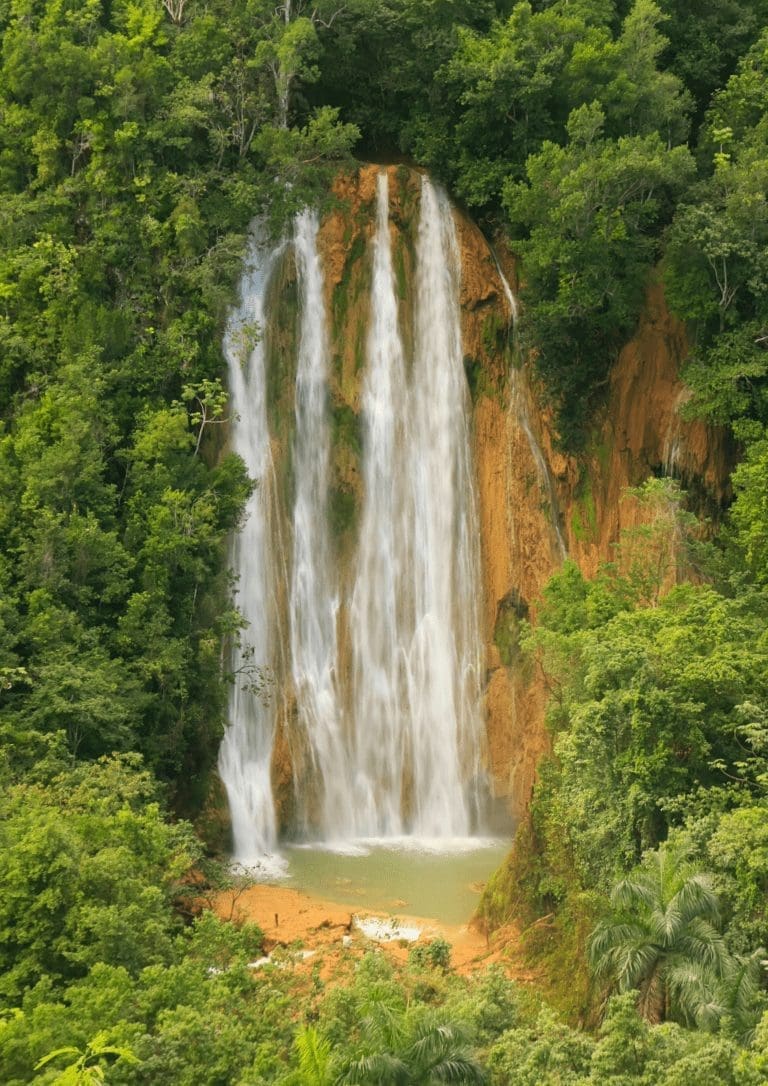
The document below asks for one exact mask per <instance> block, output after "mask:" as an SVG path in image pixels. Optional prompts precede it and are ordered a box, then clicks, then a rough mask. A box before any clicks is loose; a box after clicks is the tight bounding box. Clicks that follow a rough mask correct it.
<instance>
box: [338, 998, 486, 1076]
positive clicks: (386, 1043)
mask: <svg viewBox="0 0 768 1086" xmlns="http://www.w3.org/2000/svg"><path fill="white" fill-rule="evenodd" d="M363 1027H364V1028H363V1035H364V1036H365V1037H366V1039H367V1041H368V1047H369V1052H368V1054H366V1055H364V1056H359V1057H357V1058H355V1059H350V1060H348V1061H346V1063H345V1065H344V1067H343V1069H342V1071H341V1073H340V1074H339V1076H338V1078H337V1079H336V1082H337V1083H338V1084H339V1086H437V1084H438V1083H447V1082H449V1083H455V1084H456V1086H482V1084H483V1083H484V1082H485V1073H484V1071H483V1069H482V1068H481V1066H480V1064H478V1063H477V1061H476V1060H475V1059H474V1058H473V1057H472V1055H471V1054H470V1051H469V1047H468V1044H467V1035H466V1033H465V1031H464V1029H463V1028H462V1027H461V1026H460V1025H459V1024H458V1023H454V1022H446V1021H444V1020H439V1019H436V1018H434V1017H433V1016H431V1015H430V1016H427V1017H425V1016H424V1015H422V1014H419V1013H418V1011H417V1012H415V1013H412V1014H409V1013H408V1012H406V1014H405V1016H404V1017H402V1018H400V1020H399V1021H397V1022H395V1021H393V1016H392V1015H391V1014H390V1013H387V1012H385V1013H384V1014H379V1013H377V1010H376V1009H375V1008H374V1009H373V1013H372V1014H370V1015H369V1016H368V1017H367V1018H366V1019H365V1021H364V1022H363Z"/></svg>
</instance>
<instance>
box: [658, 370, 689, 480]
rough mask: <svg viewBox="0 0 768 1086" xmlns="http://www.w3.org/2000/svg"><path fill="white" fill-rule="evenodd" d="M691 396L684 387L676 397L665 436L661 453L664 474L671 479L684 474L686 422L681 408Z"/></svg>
mask: <svg viewBox="0 0 768 1086" xmlns="http://www.w3.org/2000/svg"><path fill="white" fill-rule="evenodd" d="M690 398H691V390H690V389H689V388H682V389H681V390H680V392H679V393H678V394H677V396H676V398H675V406H674V407H673V409H672V415H671V417H670V420H669V426H668V427H667V432H666V434H665V436H664V446H663V449H662V453H661V461H662V467H663V469H664V474H665V475H668V476H669V477H670V478H671V479H679V478H681V476H682V474H683V457H684V454H685V422H684V421H683V419H682V418H681V416H680V408H681V407H683V406H684V405H685V404H686V403H687V402H688V400H690Z"/></svg>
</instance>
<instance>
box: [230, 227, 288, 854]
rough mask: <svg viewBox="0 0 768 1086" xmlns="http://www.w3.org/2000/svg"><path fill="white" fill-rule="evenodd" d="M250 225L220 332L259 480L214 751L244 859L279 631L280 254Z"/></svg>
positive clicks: (270, 837) (258, 824)
mask: <svg viewBox="0 0 768 1086" xmlns="http://www.w3.org/2000/svg"><path fill="white" fill-rule="evenodd" d="M278 254H279V250H278V249H270V248H269V247H268V246H267V245H265V244H264V242H263V240H262V238H261V237H260V236H259V235H258V234H257V235H256V236H255V237H254V238H253V240H252V243H251V246H250V250H249V254H248V260H247V265H246V272H245V274H244V276H243V281H242V284H241V301H240V305H239V306H238V307H237V309H236V310H235V311H234V312H233V314H232V315H231V317H230V320H229V322H228V325H227V330H226V334H225V338H224V353H225V356H226V359H227V366H228V374H229V387H230V395H231V400H232V405H233V411H232V421H231V441H232V447H233V449H234V450H235V452H237V453H239V455H240V456H241V457H242V458H243V460H244V462H245V465H246V467H247V468H248V473H249V475H250V476H251V478H253V479H255V480H256V482H257V486H256V488H255V490H254V492H253V494H252V495H251V497H250V500H249V502H248V505H247V508H246V511H245V519H244V523H243V527H242V530H241V531H240V532H239V533H238V534H237V535H236V536H235V537H234V540H233V544H232V565H233V568H234V569H235V570H236V571H237V577H238V586H237V591H238V594H237V603H238V606H239V608H240V611H241V612H242V615H243V618H244V619H245V620H246V622H247V623H248V628H247V630H246V631H245V635H244V637H243V640H242V643H241V644H240V645H239V646H236V647H235V651H234V659H233V661H232V668H233V671H234V673H235V676H236V678H235V682H234V684H233V686H232V690H231V694H230V700H229V727H228V728H227V730H226V732H225V734H224V739H223V741H222V744H221V748H220V750H219V773H220V775H221V779H222V781H224V784H225V787H226V789H227V797H228V799H229V808H230V815H231V821H232V838H233V855H234V858H235V860H236V861H238V862H239V863H241V864H250V863H253V862H254V861H255V860H262V861H263V859H264V857H267V856H273V855H274V853H275V849H276V847H277V822H276V818H275V808H274V801H273V796H272V784H271V777H270V763H271V758H272V743H273V739H274V731H275V719H276V713H275V709H276V706H275V696H274V694H273V693H271V694H269V696H268V692H267V691H266V690H264V689H263V683H264V682H265V681H268V680H269V679H270V677H271V676H272V675H273V674H274V671H275V662H276V656H277V645H278V643H279V637H278V633H277V631H278V623H279V615H278V605H277V599H276V595H275V593H276V581H277V576H278V570H277V568H276V567H277V555H276V554H275V548H274V546H273V535H274V531H275V523H274V520H275V518H274V516H273V500H274V472H273V464H272V455H271V450H270V441H269V430H268V427H267V408H266V370H265V365H266V362H265V358H266V356H265V350H264V342H263V339H262V338H261V331H262V328H263V325H264V299H265V294H266V289H267V285H268V282H269V277H270V274H271V272H272V269H273V267H274V264H275V261H276V259H277V257H278Z"/></svg>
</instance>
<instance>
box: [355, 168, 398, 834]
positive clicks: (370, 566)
mask: <svg viewBox="0 0 768 1086" xmlns="http://www.w3.org/2000/svg"><path fill="white" fill-rule="evenodd" d="M405 381H406V368H405V357H404V353H403V345H402V341H401V339H400V332H399V327H398V305H397V298H396V296H395V281H394V272H393V269H392V246H391V239H390V232H389V185H388V178H387V175H386V173H381V174H379V177H378V180H377V193H376V236H375V238H374V243H373V278H372V283H371V318H370V326H369V331H368V343H367V370H366V374H365V378H364V383H363V390H362V405H361V415H362V422H363V429H364V437H363V448H364V456H363V482H364V488H365V489H364V494H365V497H364V501H363V509H362V516H361V521H360V540H359V546H358V555H357V569H356V577H355V582H354V587H353V590H352V598H351V601H350V632H351V641H352V686H353V701H352V705H353V709H352V712H353V716H354V720H355V722H356V725H357V726H356V729H355V736H356V749H355V788H354V795H353V797H352V798H353V803H352V809H353V811H354V815H355V825H354V829H355V832H356V833H357V834H358V835H359V836H364V837H374V836H377V835H381V836H391V835H398V834H402V833H403V832H404V829H405V827H404V821H403V805H402V792H403V780H404V776H405V760H406V756H407V749H406V744H405V740H406V734H405V731H404V724H405V711H406V705H405V693H406V691H405V686H404V682H405V675H404V670H403V652H402V628H403V615H402V602H401V593H402V590H403V583H402V582H403V576H402V566H403V564H404V562H405V554H404V535H405V530H406V528H407V521H408V509H407V507H406V504H405V494H404V493H403V491H404V483H405V474H406V471H407V468H408V464H407V460H408V453H407V450H406V447H405V430H406V427H405V412H404V408H405V404H406V403H407V392H406V390H405Z"/></svg>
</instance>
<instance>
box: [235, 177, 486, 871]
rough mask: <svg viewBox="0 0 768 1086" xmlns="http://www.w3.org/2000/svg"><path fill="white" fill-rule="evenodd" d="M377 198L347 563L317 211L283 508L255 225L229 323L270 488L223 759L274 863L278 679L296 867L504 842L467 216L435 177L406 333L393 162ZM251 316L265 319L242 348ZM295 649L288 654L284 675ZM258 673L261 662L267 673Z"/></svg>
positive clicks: (238, 389) (238, 801) (253, 528)
mask: <svg viewBox="0 0 768 1086" xmlns="http://www.w3.org/2000/svg"><path fill="white" fill-rule="evenodd" d="M375 213H376V217H375V224H374V230H373V236H372V237H371V238H370V239H369V241H368V243H367V257H366V259H368V260H369V261H370V264H369V267H370V269H371V270H370V277H369V300H368V316H367V332H366V336H365V339H364V342H363V349H362V351H361V360H362V365H363V372H362V374H361V385H360V427H361V449H360V475H361V483H362V486H361V491H362V497H361V501H360V511H359V516H358V518H357V526H356V535H355V544H354V548H353V553H352V555H351V557H350V558H349V559H348V560H347V561H346V563H343V562H341V561H340V557H339V553H338V547H337V541H336V539H335V538H334V536H333V534H332V532H331V527H330V492H331V488H332V485H333V483H332V469H331V459H332V442H333V440H334V433H333V419H332V411H331V404H330V392H329V383H330V380H331V376H330V368H331V340H330V330H329V320H330V318H329V313H328V312H327V303H326V284H325V280H324V269H323V264H322V259H321V255H320V249H319V244H318V231H319V221H318V217H317V215H316V214H314V213H311V212H304V213H302V214H301V215H299V216H298V217H297V219H296V221H295V226H294V231H293V237H292V244H291V246H290V251H292V254H293V259H294V261H295V282H296V298H297V317H296V328H297V331H296V352H295V353H296V357H295V388H294V395H293V431H292V438H291V440H290V446H289V449H288V452H289V455H290V460H289V464H290V473H289V478H290V491H289V497H287V498H286V499H285V500H284V506H285V508H284V512H283V518H282V519H283V527H282V528H281V518H280V517H279V516H278V515H277V514H276V511H275V507H274V501H275V494H274V492H275V485H276V484H275V472H274V467H273V461H272V452H271V443H272V440H273V439H272V438H271V435H270V429H269V423H268V410H267V381H268V378H267V370H266V367H267V359H268V357H269V355H270V343H269V337H270V321H269V314H268V313H267V312H266V309H267V303H266V301H265V298H266V295H267V286H268V282H269V278H270V275H271V274H272V270H273V268H274V267H275V266H276V263H277V261H278V255H279V250H272V251H270V250H268V249H267V248H265V247H264V246H263V245H260V244H258V243H256V242H254V244H253V246H252V250H251V253H250V270H249V271H248V273H247V274H246V275H245V276H244V279H243V282H242V286H241V297H242V300H241V303H240V306H239V308H238V310H237V311H236V312H235V313H234V314H233V316H232V318H231V320H230V322H229V328H228V331H227V337H226V341H225V350H226V353H227V359H228V363H229V375H230V390H231V396H232V412H233V418H234V422H233V426H232V442H233V447H234V448H235V449H236V451H238V452H239V453H240V455H241V456H243V458H244V460H245V461H246V464H247V466H248V469H249V472H250V474H251V475H252V476H253V477H254V478H255V479H256V481H257V487H256V489H255V491H254V494H253V496H252V498H251V501H250V503H249V506H248V510H247V518H246V520H245V523H244V526H243V529H242V531H241V532H240V533H239V535H238V536H237V538H236V540H235V542H234V544H233V553H232V558H233V565H234V568H235V573H236V575H237V578H238V584H237V602H238V606H239V607H240V610H241V611H242V613H243V615H244V618H245V619H246V621H247V622H248V627H247V629H246V630H245V631H244V634H243V645H242V646H241V647H240V648H239V649H237V651H236V652H235V655H234V671H235V682H234V687H233V691H232V696H231V700H230V713H229V726H228V728H227V731H226V735H225V738H224V741H223V743H222V746H221V753H220V757H219V770H220V775H221V779H222V781H223V783H224V785H225V788H226V791H227V796H228V800H229V807H230V813H231V819H232V830H233V843H234V859H235V860H236V861H238V862H240V863H242V864H245V865H248V866H253V867H261V869H262V870H266V871H267V872H268V873H270V872H274V870H275V868H274V863H273V862H271V861H270V860H269V859H267V862H266V863H265V862H264V860H263V858H264V857H267V858H269V857H271V858H272V859H274V856H275V854H276V852H277V851H278V819H277V815H276V810H275V808H276V798H275V796H274V795H273V787H272V782H271V773H272V759H273V747H274V744H275V742H276V738H275V735H276V729H277V727H278V724H277V721H278V701H279V698H280V697H282V696H283V694H282V692H281V689H280V687H281V685H285V684H287V686H286V689H287V690H288V691H289V693H287V694H285V698H286V700H287V701H290V705H291V708H290V712H289V713H288V716H287V717H286V719H289V720H290V729H291V734H290V736H289V737H288V740H287V742H288V744H289V747H290V750H291V757H292V759H293V761H292V764H293V772H294V797H295V802H294V803H293V807H292V812H293V813H292V830H291V836H292V837H294V838H295V837H297V836H298V839H299V841H300V842H301V841H303V842H313V844H311V845H310V844H304V845H301V844H299V845H298V846H297V845H296V844H294V845H291V846H289V845H287V844H286V843H284V844H283V846H282V848H281V849H280V851H281V853H282V855H283V856H288V855H290V856H293V857H294V861H292V863H293V864H295V866H296V867H297V869H299V868H300V869H302V870H304V871H305V874H306V873H308V872H309V871H310V869H312V868H313V864H314V861H312V862H307V860H306V851H305V850H308V849H311V850H312V852H313V854H318V855H319V854H321V853H326V852H327V851H328V850H329V849H330V850H336V851H337V852H346V853H347V854H353V855H354V854H370V853H376V852H377V851H380V850H381V847H382V846H387V847H389V846H391V845H393V844H397V843H399V844H400V845H401V846H407V847H408V848H412V847H413V846H414V845H418V846H419V847H421V848H425V849H427V850H431V852H432V853H433V854H434V853H435V852H436V851H437V852H439V851H446V850H447V851H451V850H454V851H455V850H458V851H460V852H462V853H463V854H464V855H466V853H467V851H468V850H469V851H470V852H471V851H472V849H473V848H475V849H476V848H483V847H485V848H489V847H490V846H491V845H492V844H493V842H492V841H491V840H490V839H489V838H488V837H485V838H483V837H482V834H483V832H484V830H485V821H484V820H485V814H486V809H487V804H488V796H489V785H488V779H487V774H486V771H485V768H484V765H485V751H484V744H485V734H484V720H483V712H482V683H483V669H484V666H485V665H484V647H483V641H482V635H481V627H480V615H481V603H482V587H481V585H482V577H481V568H480V542H479V527H478V514H477V495H476V491H475V481H474V469H473V465H472V454H471V442H470V422H469V419H470V410H471V404H470V401H469V392H468V387H467V381H466V376H465V371H464V355H463V348H462V333H461V313H460V306H459V295H460V288H461V258H460V253H459V248H458V243H457V236H456V228H455V224H454V219H453V212H452V209H451V206H450V204H449V202H448V199H447V197H446V195H445V194H444V193H443V192H441V191H440V190H439V189H438V188H436V187H435V186H434V185H433V184H432V182H430V180H429V179H428V178H426V177H424V178H422V181H421V192H420V211H419V217H418V229H417V231H416V232H415V238H414V245H413V276H414V282H413V285H412V290H411V294H412V319H411V322H410V325H409V327H408V329H407V334H406V330H405V328H404V325H403V320H404V317H403V291H402V284H398V278H397V274H396V270H395V266H394V261H393V249H392V227H391V220H390V215H391V209H390V198H389V191H388V176H387V173H386V172H381V173H380V174H379V176H378V183H377V189H376V200H375ZM283 248H284V247H283ZM254 325H258V330H259V337H258V340H257V341H256V342H255V345H250V346H249V347H248V350H247V352H246V354H247V358H245V359H244V358H243V347H242V344H243V341H244V340H245V339H246V338H247V334H248V332H249V330H250V329H251V328H252V326H254ZM281 364H282V363H281ZM285 455H286V449H285V448H283V456H285ZM281 533H282V534H283V537H284V538H288V542H287V545H286V546H283V545H282V544H281V542H280V536H281ZM286 567H287V568H286ZM279 598H281V599H282V600H283V604H282V609H283V611H284V612H285V614H284V615H283V616H282V617H281V615H280V614H279V612H280V606H278V599H279ZM281 622H282V623H283V624H284V626H285V630H286V634H285V636H284V637H283V636H281V634H280V624H281ZM283 651H285V652H286V653H287V656H288V659H287V660H286V662H285V664H284V665H281V667H280V668H279V674H277V673H276V662H277V661H278V659H279V658H280V655H281V652H283ZM254 677H257V678H262V679H267V681H266V684H264V683H262V684H261V685H262V687H265V688H261V689H260V688H259V683H254ZM297 778H298V779H297ZM472 835H476V836H475V838H473V837H472ZM468 839H469V840H468ZM496 847H498V845H497V846H496ZM492 851H493V850H492ZM301 853H303V855H301V856H300V854H301ZM387 862H388V861H387ZM492 862H493V861H492V860H489V867H490V866H491V864H492ZM315 866H316V865H315ZM465 866H466V864H465ZM385 867H386V863H385ZM307 877H309V875H308V876H307ZM441 877H442V876H441Z"/></svg>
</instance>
